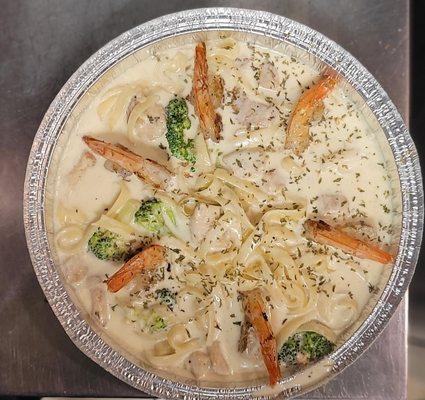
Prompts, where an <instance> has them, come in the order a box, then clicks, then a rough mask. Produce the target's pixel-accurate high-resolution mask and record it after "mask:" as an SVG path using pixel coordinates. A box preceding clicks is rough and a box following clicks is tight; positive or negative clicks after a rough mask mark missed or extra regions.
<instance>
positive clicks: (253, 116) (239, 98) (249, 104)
mask: <svg viewBox="0 0 425 400" xmlns="http://www.w3.org/2000/svg"><path fill="white" fill-rule="evenodd" d="M234 97H235V101H234V102H233V111H234V112H235V117H234V119H235V120H236V122H238V123H239V124H241V125H244V126H246V127H247V128H265V127H267V126H270V125H271V124H272V123H274V121H275V120H276V118H277V116H278V111H277V109H276V108H275V107H273V106H272V105H270V104H268V103H267V104H265V103H260V102H259V101H254V100H251V99H249V98H248V97H247V95H246V93H245V92H242V93H241V92H240V90H235V91H234ZM232 119H233V118H232Z"/></svg>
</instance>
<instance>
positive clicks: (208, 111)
mask: <svg viewBox="0 0 425 400" xmlns="http://www.w3.org/2000/svg"><path fill="white" fill-rule="evenodd" d="M216 83H218V82H216ZM192 91H193V100H194V103H195V110H196V113H197V114H198V117H199V123H200V127H201V130H202V132H203V134H204V137H205V139H211V140H213V141H214V142H218V141H219V140H220V139H221V134H220V133H221V129H222V127H223V125H222V121H221V116H220V114H218V113H216V112H215V109H214V105H213V104H217V101H215V100H214V97H213V95H212V94H211V88H210V86H209V79H208V64H207V53H206V48H205V43H204V42H200V43H198V44H197V45H196V49H195V66H194V71H193V89H192ZM214 96H215V95H214Z"/></svg>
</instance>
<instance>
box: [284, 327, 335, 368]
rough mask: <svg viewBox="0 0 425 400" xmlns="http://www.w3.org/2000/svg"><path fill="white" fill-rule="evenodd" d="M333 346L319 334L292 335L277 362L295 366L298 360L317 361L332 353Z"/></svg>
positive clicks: (308, 332) (303, 333) (301, 333)
mask: <svg viewBox="0 0 425 400" xmlns="http://www.w3.org/2000/svg"><path fill="white" fill-rule="evenodd" d="M334 347H335V345H334V344H333V343H332V342H330V341H329V340H328V339H326V338H325V337H324V336H323V335H320V334H319V333H316V332H312V331H306V332H298V333H295V334H294V335H292V336H291V337H290V338H289V339H288V340H287V341H286V342H285V343H284V344H283V345H282V347H281V349H280V351H279V354H278V356H279V361H281V362H284V363H285V364H286V365H296V364H298V363H299V361H298V360H299V359H300V358H301V359H302V358H304V359H306V360H307V361H308V362H311V361H317V360H319V359H320V358H322V357H324V356H326V355H328V354H329V353H331V352H332V350H333V349H334Z"/></svg>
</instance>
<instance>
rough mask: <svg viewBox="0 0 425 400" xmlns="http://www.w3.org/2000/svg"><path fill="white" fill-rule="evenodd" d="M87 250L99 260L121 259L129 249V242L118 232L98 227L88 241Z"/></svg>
mask: <svg viewBox="0 0 425 400" xmlns="http://www.w3.org/2000/svg"><path fill="white" fill-rule="evenodd" d="M88 248H89V250H90V251H91V252H92V253H93V254H94V255H95V256H96V257H97V258H99V259H100V260H110V261H119V260H122V259H123V258H124V257H125V256H126V255H127V253H128V252H129V250H130V244H129V243H128V242H126V241H125V240H124V239H123V238H122V237H121V236H120V235H119V234H117V233H114V232H112V231H110V230H108V229H101V228H98V229H97V231H96V232H94V233H93V235H92V236H91V237H90V239H89V241H88Z"/></svg>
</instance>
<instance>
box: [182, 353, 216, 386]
mask: <svg viewBox="0 0 425 400" xmlns="http://www.w3.org/2000/svg"><path fill="white" fill-rule="evenodd" d="M187 363H188V364H189V369H190V371H192V373H193V375H194V376H195V378H196V379H202V378H205V377H206V376H207V375H208V373H209V372H210V370H211V360H210V358H209V357H208V355H207V354H205V353H203V352H202V351H195V352H193V353H192V354H191V355H190V356H189V358H188V360H187Z"/></svg>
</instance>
